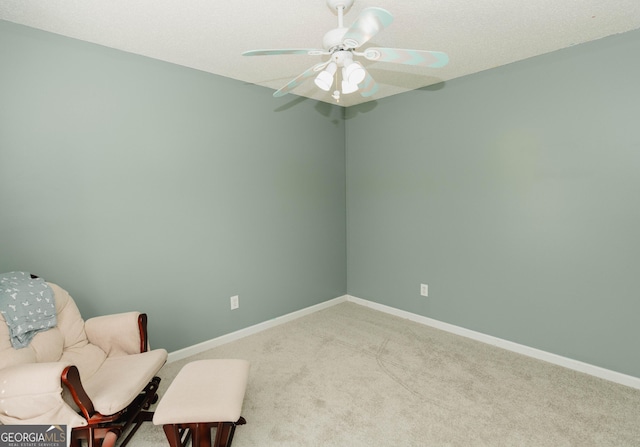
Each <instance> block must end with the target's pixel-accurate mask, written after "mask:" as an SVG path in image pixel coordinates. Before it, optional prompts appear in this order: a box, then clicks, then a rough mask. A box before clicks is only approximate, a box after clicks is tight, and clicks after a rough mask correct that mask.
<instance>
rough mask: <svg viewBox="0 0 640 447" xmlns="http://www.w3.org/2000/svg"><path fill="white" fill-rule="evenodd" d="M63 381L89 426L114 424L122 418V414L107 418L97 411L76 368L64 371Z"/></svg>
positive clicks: (71, 366)
mask: <svg viewBox="0 0 640 447" xmlns="http://www.w3.org/2000/svg"><path fill="white" fill-rule="evenodd" d="M61 380H62V384H63V385H64V386H66V387H67V388H68V389H69V392H70V393H71V397H73V401H74V402H75V403H76V405H77V406H78V408H80V412H81V413H82V415H83V416H84V418H85V419H86V420H87V422H88V423H89V425H92V424H99V423H103V422H112V421H115V420H117V419H118V418H119V417H120V415H121V413H120V412H118V413H116V414H112V415H108V416H105V415H103V414H101V413H98V412H97V411H96V410H95V408H94V407H93V402H92V401H91V398H90V397H89V395H88V394H87V392H86V391H85V390H84V387H83V386H82V382H81V381H80V371H78V368H77V367H76V366H74V365H70V366H67V367H66V368H65V369H64V371H62V374H61Z"/></svg>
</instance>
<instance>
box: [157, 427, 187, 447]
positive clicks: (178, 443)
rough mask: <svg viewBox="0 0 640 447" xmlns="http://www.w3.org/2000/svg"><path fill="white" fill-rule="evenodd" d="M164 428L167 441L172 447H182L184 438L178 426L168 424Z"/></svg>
mask: <svg viewBox="0 0 640 447" xmlns="http://www.w3.org/2000/svg"><path fill="white" fill-rule="evenodd" d="M162 428H164V434H165V435H167V441H169V445H170V446H171V447H182V440H181V438H182V437H181V436H180V428H179V427H178V425H177V424H166V425H163V426H162Z"/></svg>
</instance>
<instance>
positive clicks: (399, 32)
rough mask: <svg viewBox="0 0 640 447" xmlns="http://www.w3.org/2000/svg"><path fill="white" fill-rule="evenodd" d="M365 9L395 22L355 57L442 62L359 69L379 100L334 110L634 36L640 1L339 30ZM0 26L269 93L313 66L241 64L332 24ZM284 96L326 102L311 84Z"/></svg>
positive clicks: (271, 11)
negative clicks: (362, 20) (400, 51)
mask: <svg viewBox="0 0 640 447" xmlns="http://www.w3.org/2000/svg"><path fill="white" fill-rule="evenodd" d="M371 6H378V7H381V8H384V9H387V10H388V11H390V12H391V14H393V16H394V22H393V23H392V24H391V25H390V26H389V27H388V28H387V29H385V30H383V31H382V32H380V33H379V34H378V35H377V36H375V37H374V39H373V40H372V41H371V42H369V43H367V44H366V45H365V48H366V47H368V46H378V47H397V48H410V49H421V50H437V51H444V52H446V53H448V54H449V58H450V63H449V65H448V66H446V67H444V68H440V69H433V68H424V67H412V66H405V65H398V64H390V63H384V62H369V61H364V63H363V65H365V67H366V68H367V70H368V71H369V72H370V74H371V75H372V76H373V78H374V79H375V80H376V81H377V82H378V84H379V85H380V90H379V92H378V93H377V94H376V95H374V96H373V97H370V98H363V97H361V96H360V95H359V94H358V93H353V94H350V95H344V96H343V97H342V98H341V101H340V104H341V105H343V106H350V105H354V104H358V103H361V102H365V101H370V100H375V99H379V98H382V97H385V96H390V95H394V94H397V93H401V92H405V91H408V90H413V89H417V88H421V87H425V86H428V85H431V84H435V83H439V82H442V81H447V80H449V79H453V78H457V77H460V76H464V75H467V74H470V73H475V72H479V71H482V70H486V69H489V68H493V67H497V66H500V65H504V64H508V63H511V62H515V61H518V60H521V59H526V58H529V57H532V56H537V55H539V54H544V53H548V52H551V51H555V50H558V49H562V48H566V47H569V46H571V45H576V44H580V43H584V42H588V41H591V40H595V39H599V38H602V37H605V36H609V35H612V34H617V33H622V32H626V31H630V30H633V29H637V28H640V0H528V1H526V2H523V1H516V0H433V1H425V0H403V1H392V0H356V1H355V3H354V5H353V7H352V8H351V10H350V11H348V12H347V13H346V14H345V19H344V22H345V26H349V25H350V24H351V23H352V21H353V20H354V19H355V17H356V16H357V15H358V14H359V13H360V11H362V9H364V8H366V7H371ZM0 19H3V20H8V21H11V22H15V23H19V24H23V25H27V26H30V27H34V28H39V29H42V30H46V31H50V32H53V33H57V34H62V35H65V36H69V37H73V38H76V39H81V40H85V41H89V42H93V43H97V44H100V45H104V46H107V47H112V48H116V49H119V50H124V51H127V52H131V53H135V54H140V55H144V56H148V57H152V58H155V59H160V60H164V61H168V62H172V63H175V64H180V65H184V66H187V67H191V68H196V69H198V70H203V71H207V72H210V73H215V74H218V75H222V76H226V77H229V78H234V79H238V80H241V81H245V82H249V83H253V84H258V85H262V86H265V87H269V88H272V89H273V90H277V89H278V88H280V87H282V86H283V85H285V84H286V83H287V82H288V81H289V80H290V79H292V78H295V77H296V76H297V75H299V74H300V73H302V72H303V71H305V70H306V69H308V68H309V67H311V66H312V65H314V64H315V63H317V62H320V61H321V60H323V58H322V57H321V56H307V55H281V56H255V57H243V56H241V53H242V52H244V51H246V50H252V49H265V48H322V37H323V36H324V34H325V33H326V32H327V31H329V30H330V29H332V28H334V27H336V25H337V16H336V15H335V13H334V12H332V11H331V10H330V9H329V8H328V7H327V5H326V3H325V0H287V1H285V0H269V1H265V0H243V1H239V0H238V1H229V0H227V1H220V0H0ZM326 57H327V56H324V58H326ZM635 57H637V55H636V56H635ZM293 93H294V94H297V95H300V96H305V97H309V98H314V99H318V100H321V101H326V102H329V103H334V102H335V101H334V100H333V99H332V98H331V96H330V95H329V94H328V93H326V92H323V91H321V90H318V89H317V88H316V86H315V85H314V83H313V80H312V78H310V79H308V80H307V81H306V82H305V83H304V84H303V85H301V86H300V87H298V88H296V89H295V90H294V92H293Z"/></svg>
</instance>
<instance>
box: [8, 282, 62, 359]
mask: <svg viewBox="0 0 640 447" xmlns="http://www.w3.org/2000/svg"><path fill="white" fill-rule="evenodd" d="M0 313H1V314H2V316H3V317H4V320H5V321H6V322H7V325H8V326H9V335H10V337H11V345H12V346H13V347H14V348H16V349H20V348H24V347H25V346H28V345H29V342H31V339H32V338H33V337H34V336H35V335H36V334H37V333H38V332H41V331H46V330H47V329H50V328H52V327H55V325H56V304H55V300H54V298H53V290H51V287H49V285H48V284H47V283H46V282H44V280H43V279H41V278H31V275H30V274H29V273H27V272H9V273H2V274H0Z"/></svg>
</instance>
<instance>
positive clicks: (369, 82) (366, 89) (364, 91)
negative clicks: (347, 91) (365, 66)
mask: <svg viewBox="0 0 640 447" xmlns="http://www.w3.org/2000/svg"><path fill="white" fill-rule="evenodd" d="M358 88H359V90H358V91H359V92H360V95H361V96H362V97H363V98H368V97H369V96H373V95H375V94H376V93H377V92H378V89H379V88H380V87H379V86H378V84H377V83H376V81H374V80H373V78H372V77H371V75H370V74H369V72H367V75H366V76H365V78H364V80H363V81H362V82H361V83H360V84H358Z"/></svg>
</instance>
